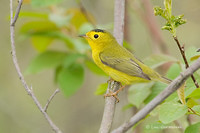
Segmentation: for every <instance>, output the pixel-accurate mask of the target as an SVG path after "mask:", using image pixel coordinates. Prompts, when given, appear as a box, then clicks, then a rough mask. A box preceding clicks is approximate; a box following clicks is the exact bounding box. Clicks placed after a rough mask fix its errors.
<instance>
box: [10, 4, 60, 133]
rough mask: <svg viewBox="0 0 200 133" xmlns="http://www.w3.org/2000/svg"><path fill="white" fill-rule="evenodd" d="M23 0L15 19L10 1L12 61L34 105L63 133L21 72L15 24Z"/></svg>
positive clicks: (58, 132)
mask: <svg viewBox="0 0 200 133" xmlns="http://www.w3.org/2000/svg"><path fill="white" fill-rule="evenodd" d="M22 3H23V0H19V4H18V7H17V10H16V13H15V16H14V18H13V0H10V38H11V49H12V52H11V54H12V59H13V63H14V66H15V68H16V71H17V73H18V76H19V78H20V80H21V82H22V85H23V86H24V88H25V90H26V91H27V93H28V94H29V95H30V96H31V98H32V99H33V101H34V103H35V104H36V106H37V107H38V109H39V110H40V111H41V112H42V114H43V115H44V117H45V119H46V120H47V122H48V123H49V125H50V126H51V128H52V129H53V130H54V131H55V132H56V133H62V132H61V131H60V129H59V128H58V127H57V126H56V125H55V124H54V123H53V121H52V120H51V119H50V117H49V116H48V114H47V113H46V112H45V110H44V109H43V108H42V106H41V104H40V102H39V101H38V99H37V98H36V96H35V94H34V93H33V91H32V88H31V87H30V88H29V86H28V84H27V83H26V81H25V79H24V76H23V74H22V72H21V70H20V67H19V64H18V61H17V56H16V50H15V40H14V36H15V34H14V33H15V23H16V21H17V18H18V16H19V13H20V9H21V6H22Z"/></svg>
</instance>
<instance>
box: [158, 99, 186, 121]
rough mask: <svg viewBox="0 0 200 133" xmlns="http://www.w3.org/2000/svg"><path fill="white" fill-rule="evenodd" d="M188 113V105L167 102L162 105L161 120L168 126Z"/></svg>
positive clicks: (160, 110)
mask: <svg viewBox="0 0 200 133" xmlns="http://www.w3.org/2000/svg"><path fill="white" fill-rule="evenodd" d="M187 111H188V109H187V106H186V105H183V104H180V103H177V102H165V103H163V104H162V105H160V108H159V120H160V121H161V122H162V123H164V124H168V123H170V122H172V121H174V120H177V119H178V118H180V117H181V116H183V115H184V114H185V113H187Z"/></svg>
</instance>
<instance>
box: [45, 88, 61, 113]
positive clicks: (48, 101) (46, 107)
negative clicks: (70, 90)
mask: <svg viewBox="0 0 200 133" xmlns="http://www.w3.org/2000/svg"><path fill="white" fill-rule="evenodd" d="M58 92H60V90H59V89H56V90H55V92H54V93H53V94H52V95H51V97H50V98H49V99H48V100H47V103H46V105H45V106H44V109H43V110H44V111H45V112H47V109H48V107H49V104H50V102H51V101H52V99H53V98H54V96H55V95H56V94H57V93H58Z"/></svg>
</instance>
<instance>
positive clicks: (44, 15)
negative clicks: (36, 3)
mask: <svg viewBox="0 0 200 133" xmlns="http://www.w3.org/2000/svg"><path fill="white" fill-rule="evenodd" d="M19 17H30V18H40V19H41V18H42V19H48V14H47V13H40V12H28V11H26V12H20V14H19Z"/></svg>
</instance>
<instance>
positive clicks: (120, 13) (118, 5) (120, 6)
mask: <svg viewBox="0 0 200 133" xmlns="http://www.w3.org/2000/svg"><path fill="white" fill-rule="evenodd" d="M124 12H125V0H115V9H114V31H113V35H114V37H115V38H116V39H117V41H118V43H119V44H120V45H122V44H123V36H124ZM112 83H113V85H112V84H109V86H108V88H107V93H109V90H112V91H113V92H114V91H117V90H118V89H119V87H120V85H119V83H118V82H112ZM115 104H116V99H115V98H114V97H106V99H105V107H104V113H103V117H102V122H101V126H100V129H99V133H109V132H110V130H111V126H112V122H113V117H114V113H115Z"/></svg>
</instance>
